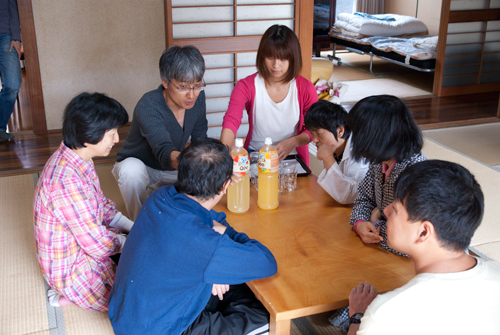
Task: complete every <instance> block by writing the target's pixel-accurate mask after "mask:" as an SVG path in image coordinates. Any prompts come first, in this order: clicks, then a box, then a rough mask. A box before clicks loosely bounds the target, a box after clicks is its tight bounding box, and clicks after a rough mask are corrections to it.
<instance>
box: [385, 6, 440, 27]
mask: <svg viewBox="0 0 500 335" xmlns="http://www.w3.org/2000/svg"><path fill="white" fill-rule="evenodd" d="M441 4H442V1H441V0H385V12H386V13H392V14H400V15H408V16H413V17H417V18H419V19H420V20H422V21H423V22H424V23H425V25H426V26H427V28H428V29H429V34H430V35H439V20H440V19H441Z"/></svg>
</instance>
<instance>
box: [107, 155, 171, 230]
mask: <svg viewBox="0 0 500 335" xmlns="http://www.w3.org/2000/svg"><path fill="white" fill-rule="evenodd" d="M112 173H113V176H114V177H115V179H116V181H117V182H118V187H119V188H120V193H121V194H122V197H123V201H124V202H125V207H126V208H127V212H128V215H129V218H130V220H132V221H135V219H136V218H137V215H138V214H139V211H140V210H141V207H142V204H143V203H144V202H145V201H146V199H147V198H148V197H149V196H150V195H151V193H153V192H154V191H155V190H157V189H159V188H160V187H162V186H165V185H173V184H175V182H176V181H177V171H161V170H155V169H153V168H150V167H149V166H146V164H144V163H143V162H142V161H141V160H140V159H137V158H134V157H129V158H126V159H124V160H123V161H121V162H116V163H115V166H114V167H113V170H112Z"/></svg>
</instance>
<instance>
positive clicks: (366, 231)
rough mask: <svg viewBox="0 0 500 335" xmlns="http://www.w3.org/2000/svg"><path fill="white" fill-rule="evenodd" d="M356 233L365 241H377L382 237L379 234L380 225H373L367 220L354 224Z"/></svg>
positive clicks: (381, 239)
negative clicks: (376, 226)
mask: <svg viewBox="0 0 500 335" xmlns="http://www.w3.org/2000/svg"><path fill="white" fill-rule="evenodd" d="M356 233H357V234H358V235H359V237H361V240H362V241H363V242H365V243H379V242H382V241H383V240H384V239H383V237H382V236H380V227H378V228H375V226H374V225H373V224H372V223H371V222H369V221H361V222H359V223H358V224H357V225H356Z"/></svg>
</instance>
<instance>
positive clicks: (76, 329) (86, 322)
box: [62, 305, 114, 335]
mask: <svg viewBox="0 0 500 335" xmlns="http://www.w3.org/2000/svg"><path fill="white" fill-rule="evenodd" d="M62 309H63V313H64V324H65V328H66V334H67V335H113V334H114V332H113V328H112V327H111V323H110V322H109V319H108V313H104V312H97V311H89V310H86V309H83V308H80V307H77V306H74V305H73V306H64V307H63V308H62Z"/></svg>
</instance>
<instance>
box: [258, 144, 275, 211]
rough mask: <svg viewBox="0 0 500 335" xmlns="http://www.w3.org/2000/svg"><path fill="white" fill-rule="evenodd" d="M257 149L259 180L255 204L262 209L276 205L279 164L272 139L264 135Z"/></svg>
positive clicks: (273, 207)
mask: <svg viewBox="0 0 500 335" xmlns="http://www.w3.org/2000/svg"><path fill="white" fill-rule="evenodd" d="M264 143H265V144H264V146H263V147H262V148H260V151H259V182H258V189H259V191H258V199H257V205H258V206H259V207H260V208H262V209H275V208H277V207H278V205H279V202H278V178H279V175H278V170H279V166H280V162H279V157H278V151H277V150H276V148H275V147H273V141H272V140H271V138H270V137H266V139H265V141H264Z"/></svg>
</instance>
